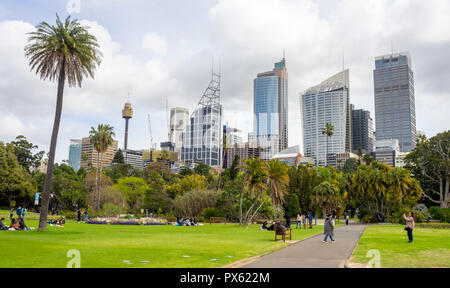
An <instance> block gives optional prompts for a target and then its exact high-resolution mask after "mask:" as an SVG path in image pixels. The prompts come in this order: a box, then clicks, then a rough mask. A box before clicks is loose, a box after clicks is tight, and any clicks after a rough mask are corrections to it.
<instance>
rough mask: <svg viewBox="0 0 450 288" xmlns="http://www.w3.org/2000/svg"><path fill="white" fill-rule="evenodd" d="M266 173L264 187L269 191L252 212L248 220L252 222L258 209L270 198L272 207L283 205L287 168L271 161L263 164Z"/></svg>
mask: <svg viewBox="0 0 450 288" xmlns="http://www.w3.org/2000/svg"><path fill="white" fill-rule="evenodd" d="M263 169H265V170H266V171H267V172H266V173H267V176H266V183H267V184H266V186H267V189H268V191H269V197H268V198H266V199H264V201H262V202H261V204H260V205H259V207H258V208H257V209H256V210H255V211H254V212H253V214H252V216H251V217H250V218H249V219H248V220H250V221H251V220H252V219H253V218H254V217H255V215H256V213H258V211H259V209H261V207H262V206H263V205H264V204H265V203H266V202H267V200H268V199H269V198H270V199H271V200H272V203H273V204H274V205H278V204H282V203H284V196H285V194H286V187H285V185H287V184H288V183H289V176H288V170H289V168H288V167H287V166H286V165H285V164H284V163H282V162H280V161H278V160H276V159H272V160H270V162H268V163H265V165H264V166H263Z"/></svg>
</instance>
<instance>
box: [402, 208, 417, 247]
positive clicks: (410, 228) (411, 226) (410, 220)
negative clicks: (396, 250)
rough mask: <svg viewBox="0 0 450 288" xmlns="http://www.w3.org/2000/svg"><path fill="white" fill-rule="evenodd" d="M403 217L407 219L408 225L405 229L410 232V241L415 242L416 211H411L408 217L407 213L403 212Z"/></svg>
mask: <svg viewBox="0 0 450 288" xmlns="http://www.w3.org/2000/svg"><path fill="white" fill-rule="evenodd" d="M403 219H405V221H406V227H405V230H406V232H407V234H408V240H409V241H408V243H412V242H413V230H414V227H415V226H416V224H415V222H414V213H413V212H409V216H408V217H406V215H405V214H403Z"/></svg>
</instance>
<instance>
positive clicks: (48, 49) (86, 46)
mask: <svg viewBox="0 0 450 288" xmlns="http://www.w3.org/2000/svg"><path fill="white" fill-rule="evenodd" d="M87 29H88V27H83V26H81V24H80V23H79V22H78V21H77V20H73V21H71V20H70V16H69V17H67V18H66V20H65V21H64V23H63V22H62V21H61V20H60V19H59V17H58V15H56V26H53V25H49V24H48V23H46V22H41V23H40V24H39V25H37V26H36V31H34V32H31V33H29V35H31V36H30V37H29V38H28V43H29V44H28V45H27V46H26V47H25V57H27V58H28V59H29V65H30V67H31V70H35V71H36V74H38V75H39V76H40V77H41V79H42V80H46V79H49V80H50V81H56V80H57V81H58V92H57V97H56V112H55V120H54V123H53V131H52V137H51V141H50V153H49V161H48V167H47V175H46V177H45V183H44V191H43V193H42V206H41V213H40V217H39V230H46V229H47V216H48V204H49V197H50V186H51V183H52V178H53V168H54V161H55V151H56V142H57V139H58V131H59V124H60V121H61V114H62V104H63V95H64V84H65V82H66V80H67V82H68V83H69V86H71V87H72V86H79V87H81V83H82V82H83V78H84V77H89V76H90V77H92V78H94V71H95V69H96V68H97V66H98V65H100V62H101V61H100V57H101V52H100V51H99V50H98V48H99V45H98V44H97V39H96V38H95V37H94V36H93V35H91V34H89V33H88V31H87Z"/></svg>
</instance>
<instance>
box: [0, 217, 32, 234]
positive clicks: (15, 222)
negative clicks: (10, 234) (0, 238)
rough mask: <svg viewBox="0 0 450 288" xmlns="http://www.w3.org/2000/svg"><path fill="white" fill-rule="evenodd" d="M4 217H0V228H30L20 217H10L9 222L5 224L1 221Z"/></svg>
mask: <svg viewBox="0 0 450 288" xmlns="http://www.w3.org/2000/svg"><path fill="white" fill-rule="evenodd" d="M4 221H5V218H1V219H0V230H13V231H14V230H30V229H29V228H28V227H27V225H25V220H24V219H23V218H22V217H20V218H18V219H17V220H16V219H15V218H11V224H10V225H9V226H6V225H5V224H4V223H3V222H4Z"/></svg>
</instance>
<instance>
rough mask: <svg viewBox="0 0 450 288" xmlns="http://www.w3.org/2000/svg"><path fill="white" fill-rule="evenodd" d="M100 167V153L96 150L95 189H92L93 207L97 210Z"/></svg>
mask: <svg viewBox="0 0 450 288" xmlns="http://www.w3.org/2000/svg"><path fill="white" fill-rule="evenodd" d="M99 169H100V153H99V152H98V151H97V169H95V191H94V209H95V210H97V204H98V171H99Z"/></svg>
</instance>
